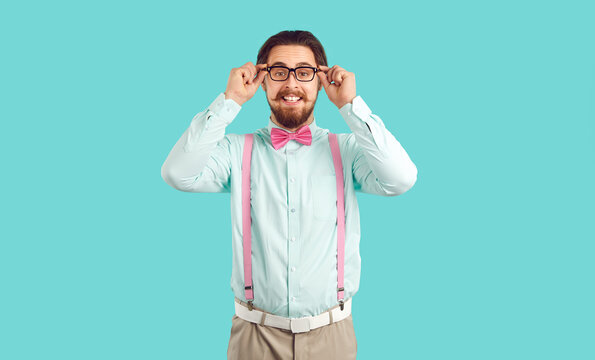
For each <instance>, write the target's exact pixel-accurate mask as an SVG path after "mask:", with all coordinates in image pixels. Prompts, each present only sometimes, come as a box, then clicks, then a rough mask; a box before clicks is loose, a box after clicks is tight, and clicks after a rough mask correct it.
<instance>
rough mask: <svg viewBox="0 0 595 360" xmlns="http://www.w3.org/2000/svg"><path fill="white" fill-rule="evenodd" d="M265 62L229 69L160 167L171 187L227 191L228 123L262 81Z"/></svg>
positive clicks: (229, 140)
mask: <svg viewBox="0 0 595 360" xmlns="http://www.w3.org/2000/svg"><path fill="white" fill-rule="evenodd" d="M264 69H266V64H258V65H256V66H255V65H254V64H252V63H251V62H247V63H246V64H244V65H242V66H241V67H239V68H233V69H231V72H230V74H229V79H228V80H227V88H226V89H225V93H224V94H219V96H218V97H217V98H216V99H215V101H213V103H211V105H209V107H208V108H207V110H205V111H203V112H201V113H199V114H197V115H196V116H195V117H194V118H193V119H192V123H191V124H190V127H189V128H188V129H187V130H186V131H185V132H184V134H182V137H181V138H180V139H179V140H178V142H177V143H176V145H174V148H173V149H172V150H171V152H170V153H169V155H168V157H167V159H166V160H165V163H163V166H161V177H163V180H165V182H166V183H168V184H169V185H171V186H172V187H174V188H176V189H178V190H181V191H189V192H229V191H230V190H231V189H230V184H229V178H230V175H231V159H230V148H231V146H230V145H231V138H230V137H229V136H228V135H225V127H226V126H227V125H229V124H230V123H231V122H232V120H233V119H234V118H235V117H236V115H237V114H238V112H239V111H240V109H241V106H242V104H244V103H245V102H246V101H248V100H250V98H252V96H254V93H255V92H256V90H257V89H258V87H259V86H260V84H261V83H262V81H263V80H264V77H265V75H266V71H262V70H264Z"/></svg>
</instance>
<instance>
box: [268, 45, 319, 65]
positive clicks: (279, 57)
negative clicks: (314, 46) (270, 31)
mask: <svg viewBox="0 0 595 360" xmlns="http://www.w3.org/2000/svg"><path fill="white" fill-rule="evenodd" d="M267 64H268V66H271V65H285V66H288V67H295V66H298V65H311V66H316V65H317V64H316V60H315V59H314V53H313V52H312V50H310V48H309V47H307V46H303V45H277V46H274V47H273V48H272V49H271V52H270V53H269V58H268V60H267Z"/></svg>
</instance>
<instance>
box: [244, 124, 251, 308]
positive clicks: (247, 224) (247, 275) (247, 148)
mask: <svg viewBox="0 0 595 360" xmlns="http://www.w3.org/2000/svg"><path fill="white" fill-rule="evenodd" d="M253 141H254V138H253V134H246V139H245V140H244V154H243V156H242V233H243V234H244V242H243V248H244V291H245V293H246V300H248V307H249V308H250V310H251V311H252V301H253V300H254V292H253V291H252V218H251V217H250V160H251V159H252V143H253Z"/></svg>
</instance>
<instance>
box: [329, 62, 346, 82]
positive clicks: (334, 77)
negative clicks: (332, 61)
mask: <svg viewBox="0 0 595 360" xmlns="http://www.w3.org/2000/svg"><path fill="white" fill-rule="evenodd" d="M341 71H344V70H343V68H341V67H340V66H339V65H335V66H333V67H332V68H331V69H330V70H329V74H331V79H332V81H334V82H335V84H338V83H340V81H341V79H340V78H339V77H338V76H337V75H338V74H339V72H341Z"/></svg>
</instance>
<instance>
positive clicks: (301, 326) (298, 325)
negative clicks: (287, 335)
mask: <svg viewBox="0 0 595 360" xmlns="http://www.w3.org/2000/svg"><path fill="white" fill-rule="evenodd" d="M289 327H290V328H291V332H292V333H303V332H308V331H310V317H309V316H308V317H303V318H297V319H290V320H289Z"/></svg>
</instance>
